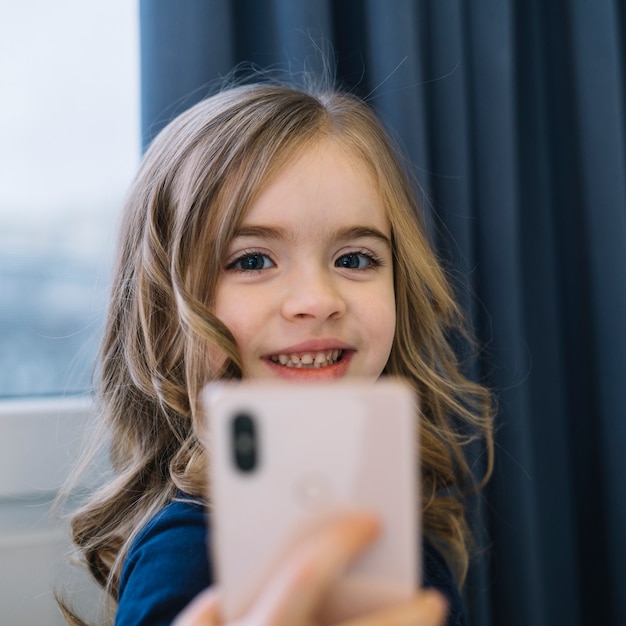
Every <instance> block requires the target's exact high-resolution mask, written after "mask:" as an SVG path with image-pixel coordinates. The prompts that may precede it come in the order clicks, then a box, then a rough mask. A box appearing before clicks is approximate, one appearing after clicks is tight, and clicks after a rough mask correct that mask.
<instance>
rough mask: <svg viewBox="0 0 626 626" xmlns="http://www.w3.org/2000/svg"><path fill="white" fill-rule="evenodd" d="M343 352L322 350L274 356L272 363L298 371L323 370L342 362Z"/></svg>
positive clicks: (270, 358) (271, 357) (271, 358)
mask: <svg viewBox="0 0 626 626" xmlns="http://www.w3.org/2000/svg"><path fill="white" fill-rule="evenodd" d="M342 356H343V350H339V349H335V350H321V351H318V352H298V353H292V354H273V355H272V356H270V357H269V360H270V361H272V363H276V364H279V365H283V366H285V367H295V368H298V369H321V368H324V367H328V366H329V365H334V364H335V363H337V362H339V361H341V357H342Z"/></svg>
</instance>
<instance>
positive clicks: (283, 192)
mask: <svg viewBox="0 0 626 626" xmlns="http://www.w3.org/2000/svg"><path fill="white" fill-rule="evenodd" d="M256 223H275V224H281V225H290V226H292V227H293V228H297V229H299V230H309V231H311V232H316V233H319V232H320V231H324V230H325V229H334V228H337V227H341V226H345V225H356V224H358V225H370V226H374V227H376V228H378V229H379V230H381V231H382V232H384V233H385V234H387V235H389V231H390V226H389V220H388V218H387V215H386V211H385V209H384V205H383V201H382V197H381V194H380V191H379V188H378V184H377V181H376V179H375V177H374V176H373V174H372V171H371V169H370V168H369V167H368V165H367V164H366V163H365V161H364V160H363V159H362V158H360V157H358V156H357V155H356V154H355V153H354V152H353V151H350V150H349V149H347V148H346V147H344V146H343V145H341V144H339V143H337V142H336V141H332V140H327V139H325V140H321V141H318V142H316V143H315V144H313V145H311V146H308V147H307V148H305V149H304V150H303V151H301V152H300V153H299V154H298V155H297V156H296V157H295V158H294V159H292V160H291V161H290V162H288V163H287V164H285V165H284V166H283V167H281V168H280V169H279V170H278V172H277V173H276V174H275V175H274V176H273V177H272V178H271V179H270V180H269V182H268V183H267V184H266V185H264V186H263V188H262V189H261V191H260V192H259V194H258V195H257V196H256V198H255V200H254V201H253V202H252V203H251V205H250V207H249V208H248V210H247V211H246V213H245V215H244V216H243V220H242V224H243V225H249V224H256Z"/></svg>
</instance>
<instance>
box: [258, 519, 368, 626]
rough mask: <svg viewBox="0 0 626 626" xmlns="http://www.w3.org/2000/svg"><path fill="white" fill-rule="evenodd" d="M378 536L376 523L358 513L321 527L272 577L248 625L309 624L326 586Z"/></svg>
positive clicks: (299, 546)
mask: <svg viewBox="0 0 626 626" xmlns="http://www.w3.org/2000/svg"><path fill="white" fill-rule="evenodd" d="M378 532H379V524H378V522H377V521H376V519H375V518H374V517H372V516H370V515H365V514H361V513H350V514H344V515H342V516H341V517H338V518H335V519H334V520H332V521H330V522H328V523H326V524H324V526H322V527H321V528H320V529H318V530H317V531H316V532H315V533H313V534H312V535H311V536H309V537H308V538H307V539H306V540H305V541H304V542H302V543H301V544H300V545H298V547H296V548H295V549H294V551H293V552H292V554H291V555H290V556H289V558H288V559H287V561H286V562H285V564H284V565H283V566H282V567H281V568H280V569H279V571H278V572H277V574H276V575H275V576H273V577H272V579H271V581H270V582H269V584H268V586H267V587H266V588H265V590H264V591H263V592H262V594H261V596H260V597H259V598H258V600H257V602H256V603H255V605H254V607H253V608H252V615H250V617H253V616H254V617H253V618H252V619H251V620H250V623H254V624H268V625H269V624H271V625H273V626H283V625H284V626H292V625H294V624H305V623H311V621H312V617H313V615H314V614H315V613H316V610H317V607H318V605H319V604H320V600H321V598H322V597H323V596H324V595H325V593H326V591H327V590H328V588H329V586H330V585H332V583H333V582H334V581H335V580H336V579H337V578H338V577H339V575H340V574H341V573H342V572H343V570H344V569H345V568H346V566H347V565H348V564H349V563H350V562H351V561H352V560H353V559H354V558H356V557H357V556H358V555H359V554H360V553H361V552H363V550H364V549H365V548H366V547H367V546H369V545H370V544H371V543H372V541H373V540H374V539H375V537H376V536H377V535H378ZM246 621H247V620H246Z"/></svg>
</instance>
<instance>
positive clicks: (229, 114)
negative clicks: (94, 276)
mask: <svg viewBox="0 0 626 626" xmlns="http://www.w3.org/2000/svg"><path fill="white" fill-rule="evenodd" d="M417 214H418V207H417V206H416V201H415V199H414V195H413V191H412V187H411V184H410V182H409V180H408V178H407V176H406V175H405V173H404V171H403V168H402V166H401V164H400V162H399V160H398V158H397V157H396V155H395V152H394V149H393V148H392V145H391V143H390V141H389V139H388V137H387V136H386V134H385V132H384V131H383V130H382V127H381V125H380V123H379V122H378V120H377V119H376V117H375V116H374V115H373V113H372V112H371V111H370V110H369V108H368V107H367V106H366V105H365V104H363V103H362V102H361V101H359V100H358V99H356V98H355V97H353V96H351V95H349V94H345V93H338V92H334V91H331V90H320V91H318V92H308V91H306V90H301V89H294V88H289V87H285V86H280V85H271V84H257V85H248V86H239V87H235V88H231V89H229V90H226V91H223V92H222V93H220V94H218V95H216V96H213V97H211V98H209V99H207V100H205V101H204V102H201V103H200V104H198V105H196V106H194V107H193V108H192V109H190V110H188V111H187V112H185V113H183V114H182V115H181V116H179V117H178V118H177V119H175V120H174V121H173V122H172V123H170V124H169V126H167V127H166V128H165V129H164V130H163V131H162V132H161V133H160V134H159V136H158V137H157V138H156V139H155V140H154V141H153V143H152V145H151V147H150V149H149V150H148V152H147V153H146V155H145V158H144V160H143V163H142V166H141V168H140V171H139V173H138V175H137V178H136V180H135V182H134V184H133V186H132V189H131V192H130V195H129V197H128V200H127V204H126V208H125V213H124V221H123V225H122V229H121V240H120V248H119V263H118V266H117V269H116V273H115V279H114V285H113V293H112V300H111V305H110V309H109V315H108V321H107V327H106V331H105V336H104V340H103V345H102V355H101V359H102V360H101V371H100V376H101V380H100V390H99V391H100V394H99V399H100V415H101V417H102V422H103V425H104V427H105V428H106V430H107V431H108V432H109V433H110V456H111V461H112V466H113V469H114V473H115V477H114V480H113V481H112V482H110V483H109V484H107V485H106V486H105V487H104V488H103V489H101V490H100V491H99V492H98V493H96V494H95V495H94V496H93V497H92V498H91V499H90V501H89V502H88V503H87V504H86V505H85V506H84V507H83V508H82V509H81V510H79V511H78V512H77V513H76V514H75V516H74V517H73V520H72V530H73V537H74V541H75V542H76V544H77V546H78V548H79V549H80V551H81V552H82V554H83V555H84V558H85V561H86V563H87V564H88V567H89V570H90V572H91V573H92V575H93V576H94V577H95V579H96V580H97V581H98V583H100V584H101V585H102V586H103V587H104V588H105V589H106V591H107V592H108V594H110V596H111V597H112V598H113V599H114V600H115V601H116V603H117V614H116V624H118V625H119V626H121V625H124V624H133V625H134V626H139V625H143V624H146V625H147V624H150V625H155V624H169V623H171V621H172V620H173V619H174V618H175V616H176V615H177V614H179V613H180V611H181V610H182V609H183V608H184V607H185V606H186V605H187V604H188V603H189V601H191V600H192V599H193V598H194V596H196V595H197V594H198V593H199V592H200V591H201V590H202V589H203V588H204V587H207V586H208V585H210V584H211V581H212V573H211V565H210V562H209V559H208V557H207V552H206V532H207V529H206V525H207V520H206V519H205V504H206V500H207V486H206V484H205V463H206V459H205V451H204V449H203V448H202V446H201V445H199V443H198V440H197V438H196V432H197V430H198V428H199V426H200V420H201V412H200V411H199V407H198V393H199V391H200V389H201V388H202V387H203V386H204V384H205V383H206V382H207V381H208V380H211V379H216V378H242V377H243V378H268V379H269V378H281V379H286V380H299V381H302V380H311V381H333V380H338V379H342V378H344V377H352V376H355V377H361V378H363V377H365V378H368V379H370V380H375V379H376V378H377V377H379V376H381V375H396V376H402V377H404V378H405V379H407V380H408V381H410V382H411V383H412V384H413V385H414V387H415V390H416V392H417V393H418V394H419V396H420V400H421V406H422V409H423V417H422V419H421V420H420V429H421V446H422V450H421V458H422V481H423V485H422V494H423V502H422V513H423V524H424V533H425V543H424V555H425V557H424V565H423V567H424V574H423V577H424V580H425V584H426V586H430V587H436V588H438V589H439V590H440V591H441V592H443V594H444V595H445V596H446V599H447V603H448V605H449V609H450V610H449V618H448V620H449V621H448V623H450V624H461V623H463V617H462V610H461V603H460V599H459V595H458V587H457V585H460V584H461V583H462V581H463V578H464V576H465V572H466V569H467V563H468V547H469V534H468V529H467V525H466V520H465V517H464V506H463V493H464V492H466V491H467V490H468V489H470V488H472V486H473V476H472V471H471V468H470V466H469V464H468V459H467V458H466V446H467V445H468V444H469V443H471V442H472V441H474V440H475V439H476V438H477V437H481V438H483V439H484V441H485V442H486V450H487V458H488V461H487V475H488V474H489V472H490V470H491V458H492V441H491V417H492V415H491V403H490V396H489V394H488V392H487V391H486V390H485V389H484V388H482V387H480V386H478V385H476V384H474V383H472V382H470V381H469V380H467V379H466V378H465V377H464V376H463V375H462V373H461V371H460V369H459V366H458V364H457V362H456V360H455V357H454V353H453V350H452V348H451V346H450V342H449V341H450V337H451V335H452V334H454V333H458V331H460V330H462V328H461V319H460V313H459V310H458V308H457V305H456V304H455V301H454V299H453V296H452V293H451V290H450V288H449V286H448V284H447V282H446V279H445V276H444V273H443V272H442V269H441V268H440V266H439V265H438V263H437V260H436V258H435V255H434V254H433V252H432V250H431V249H430V247H429V245H428V242H427V240H426V237H425V234H424V230H423V228H422V226H421V225H420V223H419V220H418V218H417ZM251 523H253V520H251ZM375 528H376V521H375V520H372V519H370V518H368V517H367V516H352V517H348V518H342V519H338V520H337V521H336V523H334V524H329V526H328V527H327V528H325V529H323V530H321V531H320V532H319V535H317V536H314V537H312V538H311V540H310V543H309V544H308V545H303V546H301V547H300V548H299V549H298V550H297V551H296V552H297V553H296V554H294V555H292V558H291V560H289V559H288V560H287V562H286V563H285V567H284V569H283V570H282V572H283V574H282V577H281V575H277V576H276V578H274V579H272V580H270V581H268V585H267V589H266V590H265V591H264V592H263V593H262V594H261V596H260V597H259V602H258V604H257V605H255V607H254V608H253V609H252V610H251V613H250V615H249V616H248V617H249V619H250V623H254V624H269V623H272V624H300V623H302V624H304V623H312V616H313V615H314V613H315V607H316V606H317V604H318V603H319V602H320V598H321V597H322V596H323V589H325V588H328V586H329V585H332V580H333V578H334V577H335V576H336V573H337V572H338V571H339V570H340V569H341V567H343V566H344V565H345V564H346V563H347V562H348V561H349V560H350V559H352V558H354V556H355V555H356V554H357V553H359V552H360V551H362V550H363V549H365V546H366V545H367V544H368V543H370V542H371V541H373V539H374V536H375V532H376V530H375ZM303 581H306V582H307V584H304V582H303ZM309 583H310V584H309ZM303 587H304V589H303ZM307 590H308V591H307ZM215 597H216V596H215V595H213V593H212V592H211V593H210V595H209V596H208V597H207V596H206V595H204V596H201V597H200V598H199V599H198V600H197V601H196V603H195V604H194V605H193V606H192V607H190V608H189V609H188V611H187V613H185V614H184V615H183V616H181V617H180V622H179V623H180V624H189V625H191V624H216V623H218V622H219V600H216V599H215ZM217 597H218V596H217ZM425 607H426V608H425ZM397 610H398V611H401V612H402V611H405V613H402V615H404V617H403V618H402V619H405V620H406V621H407V623H408V622H411V621H414V622H416V623H417V621H418V620H419V619H421V618H424V619H426V621H425V622H424V623H428V624H435V623H437V620H438V619H439V615H440V612H441V606H440V604H439V603H438V601H437V599H434V600H433V598H432V597H430V596H416V600H415V602H414V603H411V604H410V605H408V606H407V607H397ZM420 616H422V617H420ZM424 616H426V617H424ZM68 617H69V619H70V620H72V619H74V621H75V623H80V622H78V621H77V620H76V618H72V617H71V616H70V615H69V613H68ZM379 619H380V620H385V619H387V618H386V617H385V616H369V617H368V618H366V621H364V622H363V623H368V624H370V623H371V624H375V623H386V622H384V621H380V622H379ZM367 620H369V621H367ZM429 620H430V621H429ZM419 623H421V622H419Z"/></svg>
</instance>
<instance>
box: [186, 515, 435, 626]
mask: <svg viewBox="0 0 626 626" xmlns="http://www.w3.org/2000/svg"><path fill="white" fill-rule="evenodd" d="M377 534H378V523H377V522H376V520H375V519H374V518H372V517H371V516H367V515H362V514H349V515H343V516H342V517H341V518H338V519H336V520H334V521H332V522H329V523H328V524H326V525H324V526H323V527H322V528H321V529H319V530H318V531H317V532H316V533H314V534H313V535H312V536H310V537H308V538H307V540H306V541H304V542H302V543H301V544H300V545H299V546H298V547H297V548H296V549H295V550H294V551H293V552H292V553H291V555H290V556H289V557H288V558H287V559H286V560H285V562H284V564H283V565H282V566H281V567H280V568H279V570H278V572H277V573H276V575H275V576H273V577H272V578H271V579H270V580H269V581H268V583H267V585H266V586H265V588H264V589H263V591H262V592H261V593H260V595H259V597H258V598H257V599H256V601H255V603H254V605H253V606H252V607H251V609H250V610H249V611H248V613H247V614H246V615H245V616H244V617H243V618H241V619H240V620H237V624H239V625H240V626H244V625H249V626H312V625H313V624H315V615H316V613H317V612H318V608H319V606H320V604H321V603H322V602H323V599H324V596H325V593H326V591H327V590H328V589H329V588H330V587H331V586H332V584H333V582H334V581H335V580H336V579H337V578H338V577H339V576H340V575H341V573H342V572H343V571H344V569H345V568H346V566H347V565H348V564H349V563H350V562H351V561H352V560H354V559H355V558H356V557H357V556H358V555H359V554H360V553H361V552H363V550H365V548H367V547H368V546H369V545H370V544H371V543H372V541H373V540H374V539H375V538H376V535H377ZM445 614H446V607H445V600H444V599H443V598H442V597H441V596H440V594H438V593H436V592H434V591H422V592H419V593H417V594H416V595H415V597H414V598H413V599H412V600H411V601H410V602H407V603H405V604H401V605H397V606H394V607H392V608H391V609H386V610H384V611H381V612H377V613H371V614H367V615H365V616H363V617H359V618H358V619H355V620H350V621H349V622H343V624H342V625H341V626H387V625H389V626H391V625H394V626H396V625H397V626H402V625H404V624H406V625H407V626H408V625H409V624H410V625H411V626H440V625H441V624H443V623H444V619H445ZM222 624H223V620H222V618H221V615H220V609H219V592H218V591H217V590H215V589H209V590H207V591H205V592H204V593H202V594H200V595H199V596H198V597H197V598H196V599H195V600H194V601H193V602H192V603H191V604H190V605H189V606H188V607H187V608H186V609H185V611H183V613H181V614H180V615H179V617H178V618H177V620H176V621H175V623H174V626H220V625H222ZM233 626H234V625H233Z"/></svg>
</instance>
